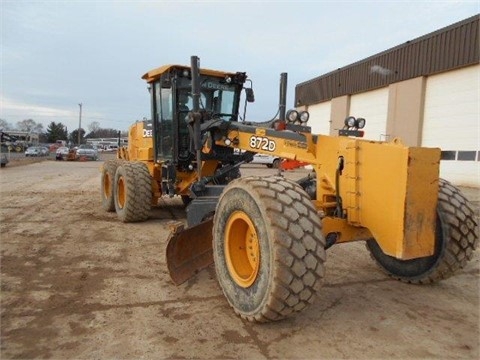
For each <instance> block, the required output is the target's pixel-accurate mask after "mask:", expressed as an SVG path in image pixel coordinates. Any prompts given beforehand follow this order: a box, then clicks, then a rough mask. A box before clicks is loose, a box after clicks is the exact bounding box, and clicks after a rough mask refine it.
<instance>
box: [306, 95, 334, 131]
mask: <svg viewBox="0 0 480 360" xmlns="http://www.w3.org/2000/svg"><path fill="white" fill-rule="evenodd" d="M308 112H309V113H310V120H309V121H308V126H310V127H311V128H312V133H313V134H322V135H328V134H329V133H330V124H331V120H330V114H331V102H330V101H326V102H323V103H320V104H315V105H312V106H309V107H308Z"/></svg>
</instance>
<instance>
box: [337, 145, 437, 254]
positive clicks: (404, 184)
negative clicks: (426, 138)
mask: <svg viewBox="0 0 480 360" xmlns="http://www.w3.org/2000/svg"><path fill="white" fill-rule="evenodd" d="M346 159H347V161H346V167H345V173H344V175H343V177H344V181H343V184H345V190H344V191H343V192H344V193H345V195H343V197H344V198H345V203H344V207H345V209H346V210H347V214H348V220H349V222H351V223H352V224H354V225H360V226H363V227H366V228H368V229H369V230H370V232H371V233H372V235H373V237H374V238H375V239H376V240H377V242H378V243H379V244H380V246H381V248H382V250H383V251H384V252H385V253H386V254H388V255H391V256H395V257H397V258H401V259H412V258H417V257H423V256H428V255H432V254H433V248H434V242H435V221H436V204H437V195H438V168H439V162H440V150H439V149H426V148H409V147H405V146H403V145H401V144H395V143H378V142H364V141H358V140H352V141H351V143H350V144H349V146H348V150H347V156H346ZM341 193H342V189H341Z"/></svg>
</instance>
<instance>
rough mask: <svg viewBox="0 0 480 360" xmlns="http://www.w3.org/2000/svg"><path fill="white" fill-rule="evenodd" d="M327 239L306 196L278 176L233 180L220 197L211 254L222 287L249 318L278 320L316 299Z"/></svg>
mask: <svg viewBox="0 0 480 360" xmlns="http://www.w3.org/2000/svg"><path fill="white" fill-rule="evenodd" d="M324 248H325V239H324V237H323V235H322V230H321V222H320V218H319V216H318V215H317V212H316V209H315V207H314V206H313V204H312V202H311V201H310V199H309V197H308V195H307V194H306V193H305V192H304V191H303V189H302V188H301V187H300V186H298V185H297V184H296V183H294V182H291V181H288V180H285V179H284V178H281V177H270V178H261V177H247V178H240V179H237V180H234V181H233V182H231V183H230V184H229V185H228V186H227V187H226V188H225V190H224V192H223V193H222V195H221V197H220V200H219V202H218V205H217V208H216V211H215V217H214V227H213V253H214V260H215V269H216V273H217V278H218V281H219V283H220V286H221V288H222V290H223V293H224V294H225V296H226V298H227V300H228V302H229V303H230V305H231V306H232V307H233V309H234V310H235V312H236V313H237V314H238V315H240V316H241V317H242V318H244V319H246V320H249V321H257V322H268V321H275V320H281V319H283V318H285V317H288V316H290V315H292V314H293V313H295V312H299V311H302V310H303V309H305V308H306V307H307V306H308V305H309V304H311V303H312V302H313V300H314V298H315V295H316V293H317V292H318V290H319V289H320V286H321V279H322V277H323V275H324V262H325V258H326V254H325V249H324Z"/></svg>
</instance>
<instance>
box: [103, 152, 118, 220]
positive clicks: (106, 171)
mask: <svg viewBox="0 0 480 360" xmlns="http://www.w3.org/2000/svg"><path fill="white" fill-rule="evenodd" d="M122 162H123V160H119V159H114V160H107V161H105V163H104V164H103V169H102V178H101V179H100V194H101V197H102V207H103V209H104V210H105V211H108V212H113V211H115V200H114V196H113V187H114V183H115V172H116V171H117V167H118V166H119V165H120V164H121V163H122Z"/></svg>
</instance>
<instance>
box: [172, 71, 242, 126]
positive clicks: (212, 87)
mask: <svg viewBox="0 0 480 360" xmlns="http://www.w3.org/2000/svg"><path fill="white" fill-rule="evenodd" d="M237 90H238V85H233V84H226V83H225V82H224V80H223V79H218V78H212V77H207V78H205V77H202V81H201V82H200V109H202V110H207V111H211V112H212V113H213V114H215V115H216V116H217V117H221V118H223V119H225V120H237V116H238V110H237V109H238V105H237V101H238V100H237V96H236V94H237ZM178 100H179V101H178V104H179V109H178V110H179V111H180V112H184V111H185V112H188V111H190V110H192V108H193V98H192V94H191V85H190V80H189V79H181V81H180V86H179V91H178Z"/></svg>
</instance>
